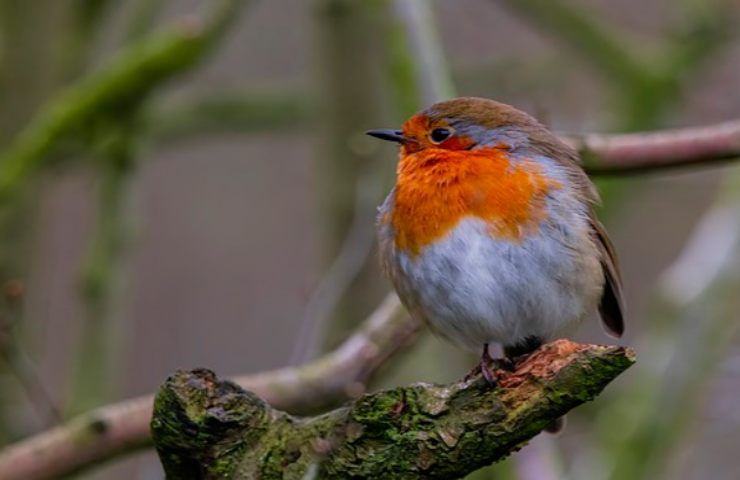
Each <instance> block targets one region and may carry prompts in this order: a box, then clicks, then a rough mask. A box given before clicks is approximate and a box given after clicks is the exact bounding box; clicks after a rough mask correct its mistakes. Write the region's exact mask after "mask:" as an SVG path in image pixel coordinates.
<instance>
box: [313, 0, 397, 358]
mask: <svg viewBox="0 0 740 480" xmlns="http://www.w3.org/2000/svg"><path fill="white" fill-rule="evenodd" d="M317 7H318V8H317V17H316V20H317V22H316V34H317V35H318V56H319V58H318V63H319V72H318V75H319V78H318V82H317V88H319V89H320V108H319V111H320V120H319V121H320V146H319V153H318V158H317V162H316V170H317V176H318V178H317V185H318V192H319V202H320V219H321V221H322V222H323V224H322V225H321V231H323V232H325V237H324V239H323V245H324V250H323V252H322V253H323V258H324V260H325V262H324V263H325V265H326V264H328V263H329V262H331V261H332V260H333V259H334V258H335V257H336V256H337V255H338V253H339V251H340V250H341V248H342V246H343V243H344V242H345V239H346V238H347V236H348V234H349V233H350V231H349V230H350V226H351V224H352V220H353V218H354V216H355V215H357V214H360V215H362V214H364V215H366V216H367V217H368V221H369V222H372V218H373V216H374V215H373V214H372V212H373V211H374V208H375V206H376V205H377V204H378V203H379V202H380V201H381V200H382V198H381V197H380V192H381V191H382V189H380V188H376V187H377V184H375V185H374V186H373V187H372V190H373V192H377V194H375V193H371V194H370V197H376V200H375V201H374V202H373V203H374V204H375V205H361V206H360V208H357V209H356V205H357V204H358V202H357V201H356V199H357V195H358V192H357V188H358V184H359V182H360V181H361V179H362V178H363V176H365V178H368V177H370V175H371V172H374V171H379V169H381V168H382V170H383V171H387V172H389V173H390V172H392V171H393V168H394V167H393V163H392V162H393V161H392V150H390V149H389V150H387V151H386V150H382V149H381V148H379V146H378V145H376V144H374V143H373V142H370V141H369V140H370V139H366V138H365V136H364V131H365V130H367V129H369V128H374V127H375V128H377V127H381V126H383V125H386V124H387V122H388V121H389V115H387V113H386V111H385V110H384V105H385V104H386V102H387V98H388V95H387V93H386V90H387V89H385V88H384V87H383V85H384V74H383V66H384V64H385V61H384V45H383V41H382V40H381V39H382V32H383V29H384V17H385V15H386V9H385V8H383V7H382V5H381V2H377V1H367V0H319V1H318V2H317ZM373 177H374V178H373V182H374V181H375V179H377V178H379V177H380V176H379V175H374V176H373ZM386 178H387V177H386ZM360 193H362V192H360ZM355 210H360V211H355ZM368 210H370V212H368ZM371 232H372V231H370V234H372V233H371ZM356 253H357V254H361V252H356ZM366 256H367V260H366V263H365V265H364V267H363V268H362V270H361V272H360V273H359V275H357V276H356V278H355V279H354V281H353V282H352V284H351V285H349V288H348V289H347V291H346V294H345V295H344V298H343V300H342V301H341V302H340V304H339V305H338V306H337V308H336V309H335V310H334V312H333V316H332V318H331V319H330V320H329V322H328V323H327V324H326V325H323V327H324V328H323V330H324V338H323V346H322V348H323V349H327V348H331V346H333V345H336V344H337V343H338V342H339V341H340V340H341V339H342V338H343V337H344V336H346V334H347V333H349V331H350V330H351V329H352V328H353V327H354V326H355V323H356V321H357V320H358V319H362V318H364V317H365V316H366V315H367V314H368V313H369V312H370V311H372V309H373V308H374V307H375V305H377V303H378V302H379V301H380V299H381V298H382V296H383V294H384V291H385V289H384V288H383V284H382V282H380V281H379V279H380V278H381V274H380V272H379V267H378V262H377V261H375V258H374V256H373V255H366ZM312 321H314V320H313V319H312ZM317 321H320V319H319V320H317ZM315 327H316V328H319V327H320V326H319V325H316V326H315Z"/></svg>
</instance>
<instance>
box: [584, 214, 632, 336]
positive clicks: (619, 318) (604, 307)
mask: <svg viewBox="0 0 740 480" xmlns="http://www.w3.org/2000/svg"><path fill="white" fill-rule="evenodd" d="M591 227H592V229H593V232H594V235H595V237H596V247H597V248H598V249H599V253H601V267H602V268H603V269H604V277H605V280H606V282H605V284H604V293H603V294H602V295H601V302H600V303H599V313H600V315H601V321H602V322H603V324H604V327H606V330H607V331H608V332H609V333H610V334H612V335H614V336H615V337H621V336H622V334H623V333H624V297H623V296H622V276H621V274H620V272H619V264H618V263H617V254H616V252H615V251H614V246H613V245H612V242H611V241H610V240H609V236H608V235H607V233H606V230H604V226H603V225H601V223H600V222H599V220H598V219H596V217H595V216H593V215H591Z"/></svg>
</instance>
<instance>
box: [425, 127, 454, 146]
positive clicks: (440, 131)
mask: <svg viewBox="0 0 740 480" xmlns="http://www.w3.org/2000/svg"><path fill="white" fill-rule="evenodd" d="M450 135H452V132H451V131H450V129H448V128H435V129H434V130H432V133H431V134H430V135H429V138H431V139H432V142H434V143H442V142H444V141H445V140H447V139H448V138H450Z"/></svg>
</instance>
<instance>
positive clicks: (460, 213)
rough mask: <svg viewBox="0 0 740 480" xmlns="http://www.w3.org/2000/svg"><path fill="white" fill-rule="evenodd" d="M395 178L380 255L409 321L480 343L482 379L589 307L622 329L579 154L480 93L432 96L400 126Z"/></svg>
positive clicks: (616, 278) (613, 264) (610, 256)
mask: <svg viewBox="0 0 740 480" xmlns="http://www.w3.org/2000/svg"><path fill="white" fill-rule="evenodd" d="M367 134H368V135H371V136H373V137H377V138H380V139H383V140H389V141H392V142H397V143H399V144H400V156H399V162H398V168H397V180H396V185H395V187H394V188H393V190H392V191H391V192H390V194H389V195H388V197H387V198H386V200H385V202H384V203H383V205H382V206H381V207H380V208H379V214H378V219H377V233H378V240H379V246H380V257H381V261H382V264H383V267H384V270H385V272H386V273H387V274H388V275H389V277H390V279H391V281H392V283H393V285H394V287H395V289H396V291H397V292H398V295H399V297H400V299H401V301H402V302H403V304H404V305H405V307H406V308H407V309H408V310H409V312H410V313H411V315H413V316H414V317H416V318H418V319H420V320H422V321H423V322H425V323H426V324H427V325H429V327H430V328H431V329H432V330H433V331H435V332H437V333H439V334H441V335H442V336H443V337H446V338H448V339H450V340H452V341H453V342H455V343H458V344H460V345H462V346H464V347H468V348H470V349H473V350H476V351H481V349H482V355H481V360H480V365H479V366H477V367H476V370H477V369H478V368H479V369H480V371H481V373H482V374H483V376H484V377H485V378H486V380H488V382H490V383H495V381H496V373H495V371H496V368H497V367H500V365H499V364H498V363H497V362H496V361H494V360H493V359H492V358H491V356H490V353H489V350H488V346H489V344H491V343H494V342H496V343H499V344H501V345H502V346H503V348H504V354H505V357H506V358H505V359H504V360H508V362H505V363H508V364H509V365H512V364H513V362H514V361H515V360H516V359H517V358H518V357H521V356H523V355H527V354H529V353H530V352H532V351H533V350H535V349H537V348H538V347H539V346H540V345H541V344H542V343H543V342H544V341H547V340H549V339H553V338H554V337H555V336H556V335H558V334H560V333H562V332H563V330H564V329H566V327H568V326H569V325H572V324H574V323H576V322H578V321H580V320H582V319H583V318H585V317H587V316H589V315H592V314H594V313H595V312H596V310H597V309H598V311H599V313H600V316H601V320H602V322H603V324H604V326H605V327H606V330H607V331H608V333H610V334H611V335H613V336H616V337H619V336H621V335H622V333H623V331H624V323H623V312H624V307H623V299H622V286H621V279H620V273H619V267H618V264H617V258H616V255H615V252H614V249H613V247H612V245H611V242H610V241H609V238H608V237H607V234H606V232H605V230H604V227H602V225H601V223H599V221H598V219H597V218H596V215H595V212H594V208H595V205H596V204H597V203H598V201H599V197H598V193H597V192H596V189H595V187H594V185H593V184H592V183H591V181H590V180H589V178H588V176H587V175H586V173H585V172H584V170H583V168H582V167H581V165H580V161H579V158H578V154H577V152H576V151H575V150H574V149H573V148H571V147H570V146H568V145H566V144H565V143H563V142H562V141H560V140H559V139H558V138H557V137H556V136H555V135H553V134H552V133H551V132H549V131H548V130H547V129H546V128H545V127H544V126H543V125H541V124H540V123H539V122H537V121H536V120H535V119H534V118H532V117H531V116H529V115H528V114H526V113H524V112H521V111H519V110H517V109H515V108H513V107H511V106H509V105H505V104H503V103H499V102H495V101H493V100H488V99H484V98H474V97H463V98H456V99H452V100H448V101H444V102H440V103H437V104H435V105H432V106H431V107H429V108H427V109H426V110H423V111H422V112H420V113H417V114H416V115H414V116H412V117H411V118H410V119H409V120H407V121H406V123H404V125H403V127H402V129H401V130H386V129H382V130H370V131H368V132H367Z"/></svg>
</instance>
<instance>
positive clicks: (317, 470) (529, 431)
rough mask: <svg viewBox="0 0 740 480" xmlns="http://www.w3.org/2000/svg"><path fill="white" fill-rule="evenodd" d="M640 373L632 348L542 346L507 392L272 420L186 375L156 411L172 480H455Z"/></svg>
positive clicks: (258, 405)
mask: <svg viewBox="0 0 740 480" xmlns="http://www.w3.org/2000/svg"><path fill="white" fill-rule="evenodd" d="M633 362H634V353H633V352H632V351H631V350H629V349H625V348H623V347H608V346H596V345H579V344H576V343H573V342H570V341H568V340H558V341H556V342H553V343H551V344H548V345H545V346H544V347H542V348H541V349H540V350H538V351H537V352H535V353H534V354H533V355H532V356H530V357H529V358H527V359H526V360H525V361H524V362H522V363H521V364H520V365H518V367H517V369H516V371H515V372H513V373H508V372H503V371H501V372H500V374H501V378H500V380H499V387H497V388H491V387H490V386H488V384H487V383H486V382H485V380H483V379H482V378H481V377H475V378H473V379H471V380H468V381H462V382H458V383H454V384H451V385H429V384H416V385H411V386H408V387H400V388H396V389H393V390H387V391H382V392H379V393H375V394H371V395H366V396H364V397H362V398H360V399H358V400H356V401H354V402H353V403H351V404H349V405H347V406H345V407H342V408H339V409H337V410H334V411H332V412H329V413H327V414H324V415H320V416H317V417H312V418H301V419H299V418H296V417H292V416H290V415H288V414H286V413H283V412H279V411H277V410H274V409H272V408H271V407H269V406H268V405H267V404H265V403H264V402H263V401H261V400H260V399H259V398H258V397H257V396H255V395H254V394H252V393H250V392H245V391H243V390H241V389H240V388H239V387H238V386H236V385H234V384H233V383H231V382H224V381H219V380H218V379H217V378H216V377H215V375H214V374H213V373H212V372H210V371H207V370H195V371H192V372H179V373H177V374H175V375H174V376H172V377H171V378H170V379H168V380H167V382H166V383H165V384H164V386H163V387H162V388H161V389H160V391H159V393H158V394H157V398H156V400H155V408H154V417H153V420H152V433H153V436H154V443H155V446H156V447H157V451H158V453H159V455H160V459H161V460H162V463H163V465H164V468H165V471H166V472H167V476H168V478H178V479H212V478H213V479H215V478H230V479H234V480H240V479H248V478H262V479H266V480H267V479H273V478H275V479H278V478H279V479H293V478H295V479H301V478H322V479H334V478H357V479H362V478H388V479H400V478H420V477H423V478H458V477H462V476H464V475H466V474H467V473H470V472H472V471H474V470H477V469H478V468H481V467H483V466H485V465H489V464H490V463H492V462H495V461H497V460H499V459H501V458H504V457H506V456H507V455H509V454H510V453H511V452H513V451H515V450H517V449H518V448H520V447H521V446H522V444H523V443H524V442H526V441H527V440H529V439H530V438H532V437H533V436H535V435H536V434H537V433H539V432H540V431H541V430H542V429H543V428H544V427H546V426H547V425H549V424H550V423H551V422H552V421H554V420H555V419H557V418H559V417H560V416H562V415H563V414H565V413H566V412H567V411H569V410H571V409H572V408H574V407H576V406H578V405H580V404H581V403H583V402H585V401H588V400H591V399H593V398H594V397H595V396H596V395H598V394H599V393H600V392H601V390H602V389H603V388H604V387H605V386H606V385H607V384H608V383H609V382H610V381H612V380H613V379H614V378H615V377H616V376H617V375H619V374H620V373H621V372H623V371H624V370H625V369H626V368H628V367H629V366H630V365H631V364H632V363H633Z"/></svg>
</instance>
